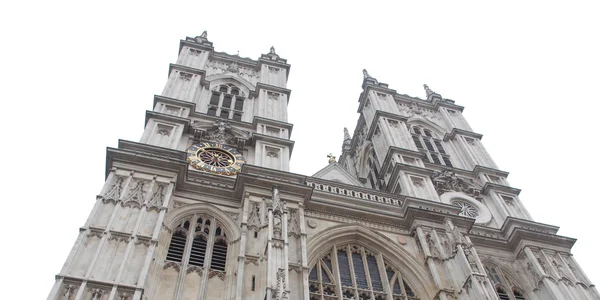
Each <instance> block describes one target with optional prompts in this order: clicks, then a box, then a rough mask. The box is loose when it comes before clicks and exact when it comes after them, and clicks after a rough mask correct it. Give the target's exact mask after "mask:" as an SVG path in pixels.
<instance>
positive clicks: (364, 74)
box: [363, 69, 371, 79]
mask: <svg viewBox="0 0 600 300" xmlns="http://www.w3.org/2000/svg"><path fill="white" fill-rule="evenodd" d="M369 77H371V75H369V72H367V69H363V78H364V79H367V78H369Z"/></svg>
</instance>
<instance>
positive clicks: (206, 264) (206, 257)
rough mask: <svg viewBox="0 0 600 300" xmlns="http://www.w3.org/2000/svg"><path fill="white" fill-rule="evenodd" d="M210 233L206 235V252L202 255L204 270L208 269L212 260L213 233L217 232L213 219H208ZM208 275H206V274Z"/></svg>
mask: <svg viewBox="0 0 600 300" xmlns="http://www.w3.org/2000/svg"><path fill="white" fill-rule="evenodd" d="M209 220H210V231H209V234H208V239H207V241H206V252H205V254H204V269H205V270H209V269H210V261H211V259H212V253H213V247H214V245H215V231H216V230H217V227H218V226H217V220H216V219H215V218H210V219H209ZM206 274H208V273H206Z"/></svg>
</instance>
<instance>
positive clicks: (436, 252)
mask: <svg viewBox="0 0 600 300" xmlns="http://www.w3.org/2000/svg"><path fill="white" fill-rule="evenodd" d="M427 246H429V252H430V253H431V257H433V258H438V259H439V258H442V255H440V251H439V249H438V248H437V247H436V246H435V242H434V241H433V239H432V237H431V234H428V235H427Z"/></svg>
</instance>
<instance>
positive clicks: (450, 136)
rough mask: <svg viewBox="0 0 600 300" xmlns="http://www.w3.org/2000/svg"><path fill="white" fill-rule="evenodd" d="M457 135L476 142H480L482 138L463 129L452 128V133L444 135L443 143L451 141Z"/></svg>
mask: <svg viewBox="0 0 600 300" xmlns="http://www.w3.org/2000/svg"><path fill="white" fill-rule="evenodd" d="M457 134H460V135H464V136H468V137H472V138H475V139H478V140H481V138H482V137H483V135H482V134H479V133H475V132H472V131H468V130H464V129H458V128H452V131H450V133H446V134H445V135H444V142H447V141H449V140H452V139H453V138H454V137H455V136H456V135H457Z"/></svg>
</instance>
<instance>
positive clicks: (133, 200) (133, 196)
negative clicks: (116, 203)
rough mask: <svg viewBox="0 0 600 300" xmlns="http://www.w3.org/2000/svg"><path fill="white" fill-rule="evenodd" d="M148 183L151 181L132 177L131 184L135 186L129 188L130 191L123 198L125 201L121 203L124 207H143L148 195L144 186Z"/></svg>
mask: <svg viewBox="0 0 600 300" xmlns="http://www.w3.org/2000/svg"><path fill="white" fill-rule="evenodd" d="M148 183H150V182H149V181H148V180H143V179H137V180H136V179H132V180H131V183H130V186H133V188H130V189H129V192H128V194H127V196H125V198H124V199H123V202H121V205H122V206H123V207H136V208H140V207H142V203H144V199H145V196H146V191H145V190H144V188H145V186H146V185H147V184H148Z"/></svg>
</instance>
